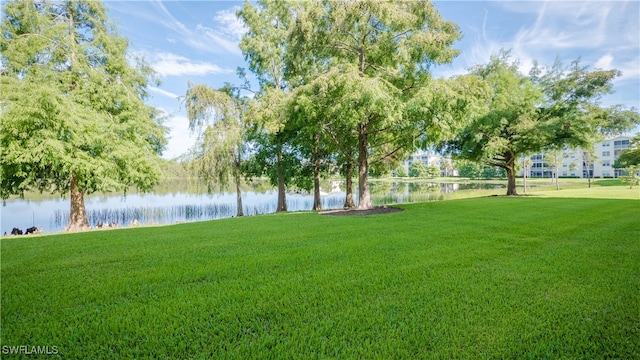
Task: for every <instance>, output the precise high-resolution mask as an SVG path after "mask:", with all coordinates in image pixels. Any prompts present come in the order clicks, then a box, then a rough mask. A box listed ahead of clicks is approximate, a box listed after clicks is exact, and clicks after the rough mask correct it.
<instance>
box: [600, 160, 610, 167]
mask: <svg viewBox="0 0 640 360" xmlns="http://www.w3.org/2000/svg"><path fill="white" fill-rule="evenodd" d="M602 166H611V161H609V160H605V161H603V162H602Z"/></svg>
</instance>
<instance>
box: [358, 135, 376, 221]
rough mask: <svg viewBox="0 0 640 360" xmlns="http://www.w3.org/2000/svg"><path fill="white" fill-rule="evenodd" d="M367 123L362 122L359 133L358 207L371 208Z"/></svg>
mask: <svg viewBox="0 0 640 360" xmlns="http://www.w3.org/2000/svg"><path fill="white" fill-rule="evenodd" d="M367 135H368V134H367V125H366V123H365V124H360V129H359V134H358V192H359V194H358V209H371V208H372V207H373V205H372V204H371V193H370V192H369V159H368V156H369V154H368V152H367V150H368V147H369V144H368V136H367Z"/></svg>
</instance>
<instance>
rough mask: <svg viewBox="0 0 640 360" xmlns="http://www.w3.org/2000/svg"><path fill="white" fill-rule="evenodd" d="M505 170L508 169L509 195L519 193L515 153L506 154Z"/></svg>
mask: <svg viewBox="0 0 640 360" xmlns="http://www.w3.org/2000/svg"><path fill="white" fill-rule="evenodd" d="M505 160H506V161H505V164H506V166H505V168H504V169H505V170H506V171H507V196H511V195H518V191H517V190H516V164H515V156H513V154H509V153H508V154H505Z"/></svg>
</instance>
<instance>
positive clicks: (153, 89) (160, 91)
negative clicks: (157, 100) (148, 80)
mask: <svg viewBox="0 0 640 360" xmlns="http://www.w3.org/2000/svg"><path fill="white" fill-rule="evenodd" d="M149 91H151V92H154V93H156V94H160V95H164V96H166V97H169V98H172V99H177V98H179V97H180V95H177V94H174V93H172V92H170V91H167V90H164V89H160V88H158V87H155V86H149Z"/></svg>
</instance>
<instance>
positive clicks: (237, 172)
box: [234, 156, 244, 217]
mask: <svg viewBox="0 0 640 360" xmlns="http://www.w3.org/2000/svg"><path fill="white" fill-rule="evenodd" d="M239 159H240V157H239V156H238V159H236V161H235V174H234V177H235V180H236V203H237V205H238V212H237V213H236V215H237V216H238V217H241V216H244V211H243V209H242V190H241V189H240V183H241V180H240V160H239Z"/></svg>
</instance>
